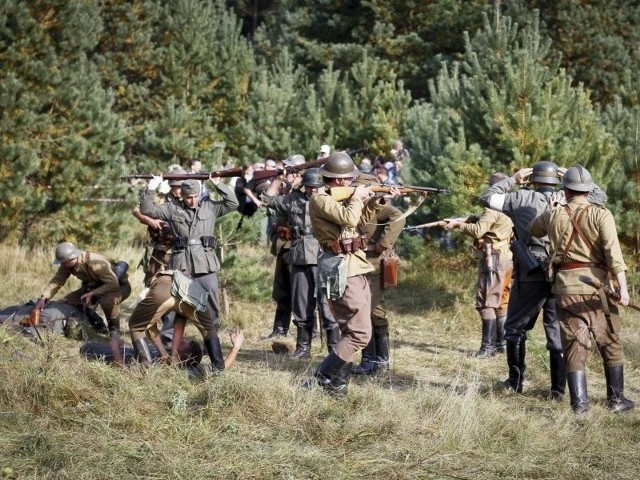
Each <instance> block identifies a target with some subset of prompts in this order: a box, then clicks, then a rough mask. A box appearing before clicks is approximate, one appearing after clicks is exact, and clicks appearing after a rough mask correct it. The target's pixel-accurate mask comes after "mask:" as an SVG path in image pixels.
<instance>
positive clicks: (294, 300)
mask: <svg viewBox="0 0 640 480" xmlns="http://www.w3.org/2000/svg"><path fill="white" fill-rule="evenodd" d="M317 271H318V267H317V266H316V265H292V266H291V304H292V312H293V318H294V320H293V321H294V323H295V324H296V326H298V327H303V326H304V327H305V328H308V329H312V328H313V326H314V324H315V321H316V307H320V308H319V312H320V320H321V321H322V328H323V329H325V330H331V329H332V328H333V327H334V326H335V325H337V322H336V320H335V318H334V317H333V313H331V309H330V307H329V302H328V300H327V299H326V298H324V297H320V298H317V297H316V273H317Z"/></svg>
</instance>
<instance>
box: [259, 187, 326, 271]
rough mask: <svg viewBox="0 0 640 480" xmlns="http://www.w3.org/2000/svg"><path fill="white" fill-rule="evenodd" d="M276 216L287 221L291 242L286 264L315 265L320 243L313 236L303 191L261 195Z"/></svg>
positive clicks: (307, 203)
mask: <svg viewBox="0 0 640 480" xmlns="http://www.w3.org/2000/svg"><path fill="white" fill-rule="evenodd" d="M262 199H263V200H264V201H265V202H266V203H267V205H268V206H269V208H271V209H272V210H273V211H274V212H275V213H276V214H277V215H278V216H283V217H286V218H287V219H288V220H289V222H288V223H289V227H290V228H291V234H292V240H291V246H290V250H289V253H288V258H287V263H289V264H290V265H317V263H318V255H319V254H320V243H319V242H318V240H317V239H316V237H315V236H314V235H313V228H312V226H311V219H310V218H309V201H310V198H309V197H307V195H306V194H305V192H304V191H302V190H294V191H293V192H291V193H289V194H288V195H280V196H277V197H270V196H267V195H262Z"/></svg>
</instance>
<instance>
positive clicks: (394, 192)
mask: <svg viewBox="0 0 640 480" xmlns="http://www.w3.org/2000/svg"><path fill="white" fill-rule="evenodd" d="M389 195H391V196H392V197H399V196H400V195H402V192H401V191H400V189H399V188H398V187H391V188H390V189H389Z"/></svg>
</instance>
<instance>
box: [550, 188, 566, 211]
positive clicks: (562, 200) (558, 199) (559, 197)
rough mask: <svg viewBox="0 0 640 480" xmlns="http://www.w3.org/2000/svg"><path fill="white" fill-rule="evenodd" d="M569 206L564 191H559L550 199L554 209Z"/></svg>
mask: <svg viewBox="0 0 640 480" xmlns="http://www.w3.org/2000/svg"><path fill="white" fill-rule="evenodd" d="M566 204H567V198H566V197H565V195H564V190H558V191H557V192H553V193H552V194H551V196H550V197H549V205H551V206H552V207H557V206H562V205H566Z"/></svg>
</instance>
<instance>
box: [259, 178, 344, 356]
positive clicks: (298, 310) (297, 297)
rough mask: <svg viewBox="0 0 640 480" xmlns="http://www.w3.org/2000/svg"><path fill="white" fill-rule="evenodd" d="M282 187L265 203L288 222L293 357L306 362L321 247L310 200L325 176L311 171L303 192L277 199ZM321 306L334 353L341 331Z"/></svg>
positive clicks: (273, 186)
mask: <svg viewBox="0 0 640 480" xmlns="http://www.w3.org/2000/svg"><path fill="white" fill-rule="evenodd" d="M281 184H282V180H281V179H279V178H278V179H275V180H274V181H273V183H272V184H271V185H270V186H269V188H268V189H267V190H266V191H265V193H264V195H263V200H264V201H265V203H266V205H268V207H269V208H270V209H271V210H273V212H274V213H275V214H276V215H279V216H282V217H285V218H286V219H287V221H288V225H289V228H290V231H291V248H290V250H289V252H288V254H287V259H286V262H287V263H288V264H289V265H290V266H291V271H290V275H291V276H290V279H291V304H292V312H293V318H294V320H293V321H294V323H295V325H296V327H297V329H298V334H297V339H296V349H295V351H294V352H293V353H292V354H291V355H290V358H293V359H302V358H309V357H310V356H311V338H312V335H313V329H314V325H315V324H316V306H317V302H316V270H317V268H316V266H317V264H318V255H319V253H320V245H319V243H318V240H317V239H316V238H315V236H314V235H313V228H312V226H311V221H310V219H309V201H310V200H311V198H312V196H313V195H315V194H316V192H317V190H318V188H319V187H321V186H322V177H321V176H320V174H319V173H318V171H317V170H315V169H314V170H308V171H306V172H304V174H303V176H302V187H303V188H302V189H296V190H293V191H292V192H291V193H289V194H288V195H284V196H276V195H277V193H278V191H279V190H280V186H281ZM320 304H321V315H320V316H321V318H322V320H323V327H324V328H325V329H326V331H327V345H328V348H329V351H331V350H332V348H333V347H334V346H335V345H336V344H337V343H338V340H339V337H340V329H339V327H338V324H337V322H336V321H335V319H334V318H333V316H332V315H331V313H330V311H329V307H328V303H327V302H326V301H324V302H322V301H321V302H320Z"/></svg>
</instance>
